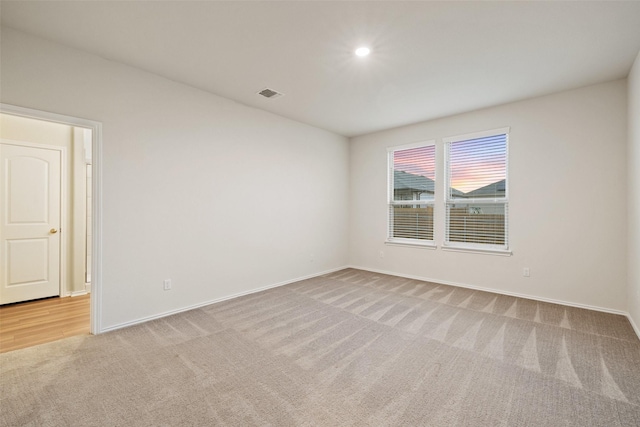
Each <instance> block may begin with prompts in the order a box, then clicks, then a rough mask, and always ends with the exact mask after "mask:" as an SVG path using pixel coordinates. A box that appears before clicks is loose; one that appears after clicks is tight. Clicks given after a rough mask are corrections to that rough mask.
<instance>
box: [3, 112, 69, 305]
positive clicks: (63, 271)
mask: <svg viewBox="0 0 640 427" xmlns="http://www.w3.org/2000/svg"><path fill="white" fill-rule="evenodd" d="M0 112H3V113H4V111H0ZM0 143H1V144H4V145H15V146H18V147H30V148H39V149H43V150H53V151H58V152H60V213H59V214H60V226H59V227H60V228H63V227H64V229H66V228H67V225H68V218H69V217H68V216H67V215H69V213H68V212H67V203H66V202H67V197H69V194H67V188H69V171H68V169H67V168H68V165H69V162H68V160H69V158H68V157H67V156H68V155H69V153H68V151H67V149H66V148H65V147H61V146H59V145H48V144H40V143H37V142H29V141H16V140H13V139H5V138H0ZM63 231H64V230H63ZM65 233H66V234H65ZM68 233H69V230H67V231H66V232H64V233H61V234H62V235H63V237H62V238H61V239H60V245H59V247H58V251H60V257H59V261H58V262H59V264H60V265H59V266H58V296H60V297H63V296H66V295H67V294H68V292H67V289H66V288H65V286H64V285H65V284H66V283H67V282H66V280H67V273H68V272H67V255H68V253H67V251H68V250H69V245H68V244H67V238H66V236H67V234H68Z"/></svg>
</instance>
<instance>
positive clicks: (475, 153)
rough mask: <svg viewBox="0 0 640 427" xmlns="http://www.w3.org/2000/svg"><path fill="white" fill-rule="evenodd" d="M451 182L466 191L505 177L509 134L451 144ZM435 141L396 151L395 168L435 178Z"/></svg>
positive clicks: (457, 188) (455, 186)
mask: <svg viewBox="0 0 640 427" xmlns="http://www.w3.org/2000/svg"><path fill="white" fill-rule="evenodd" d="M449 161H450V168H451V185H452V187H453V188H455V189H456V190H459V191H461V192H463V193H468V192H470V191H473V190H476V189H478V188H482V187H485V186H487V185H489V184H493V183H495V182H499V181H501V180H503V179H506V162H507V136H506V135H505V134H501V135H494V136H490V137H483V138H476V139H469V140H466V141H456V142H452V143H451V144H450V152H449ZM435 162H436V158H435V145H428V146H425V147H417V148H410V149H407V150H398V151H396V152H394V157H393V163H394V169H395V170H397V171H403V172H406V173H410V174H414V175H421V176H424V177H427V178H429V179H432V180H435V171H436V165H435Z"/></svg>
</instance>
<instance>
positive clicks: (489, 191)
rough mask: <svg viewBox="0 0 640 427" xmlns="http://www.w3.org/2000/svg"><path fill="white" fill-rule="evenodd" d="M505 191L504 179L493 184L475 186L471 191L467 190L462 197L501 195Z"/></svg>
mask: <svg viewBox="0 0 640 427" xmlns="http://www.w3.org/2000/svg"><path fill="white" fill-rule="evenodd" d="M505 191H506V180H504V179H502V180H500V181H497V182H494V183H493V184H489V185H485V186H484V187H480V188H477V189H475V190H473V191H469V192H468V193H465V194H464V197H467V198H469V199H472V198H477V197H502V196H504V195H505Z"/></svg>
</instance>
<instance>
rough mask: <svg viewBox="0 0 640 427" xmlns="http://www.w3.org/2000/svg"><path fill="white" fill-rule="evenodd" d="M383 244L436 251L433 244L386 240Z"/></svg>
mask: <svg viewBox="0 0 640 427" xmlns="http://www.w3.org/2000/svg"><path fill="white" fill-rule="evenodd" d="M384 244H385V245H391V246H406V247H410V248H420V249H437V248H438V246H437V245H436V244H435V243H422V242H412V241H410V240H386V241H385V242H384Z"/></svg>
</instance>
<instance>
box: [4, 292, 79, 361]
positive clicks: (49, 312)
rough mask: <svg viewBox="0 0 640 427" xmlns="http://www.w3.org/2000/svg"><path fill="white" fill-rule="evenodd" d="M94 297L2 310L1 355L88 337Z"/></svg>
mask: <svg viewBox="0 0 640 427" xmlns="http://www.w3.org/2000/svg"><path fill="white" fill-rule="evenodd" d="M89 300H90V295H82V296H79V297H66V298H47V299H42V300H37V301H28V302H23V303H18V304H10V305H5V306H2V307H0V353H5V352H8V351H12V350H17V349H20V348H25V347H31V346H34V345H37V344H43V343H46V342H50V341H56V340H59V339H62V338H67V337H71V336H74V335H83V334H88V333H89V331H90V328H89V309H90V306H89Z"/></svg>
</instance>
